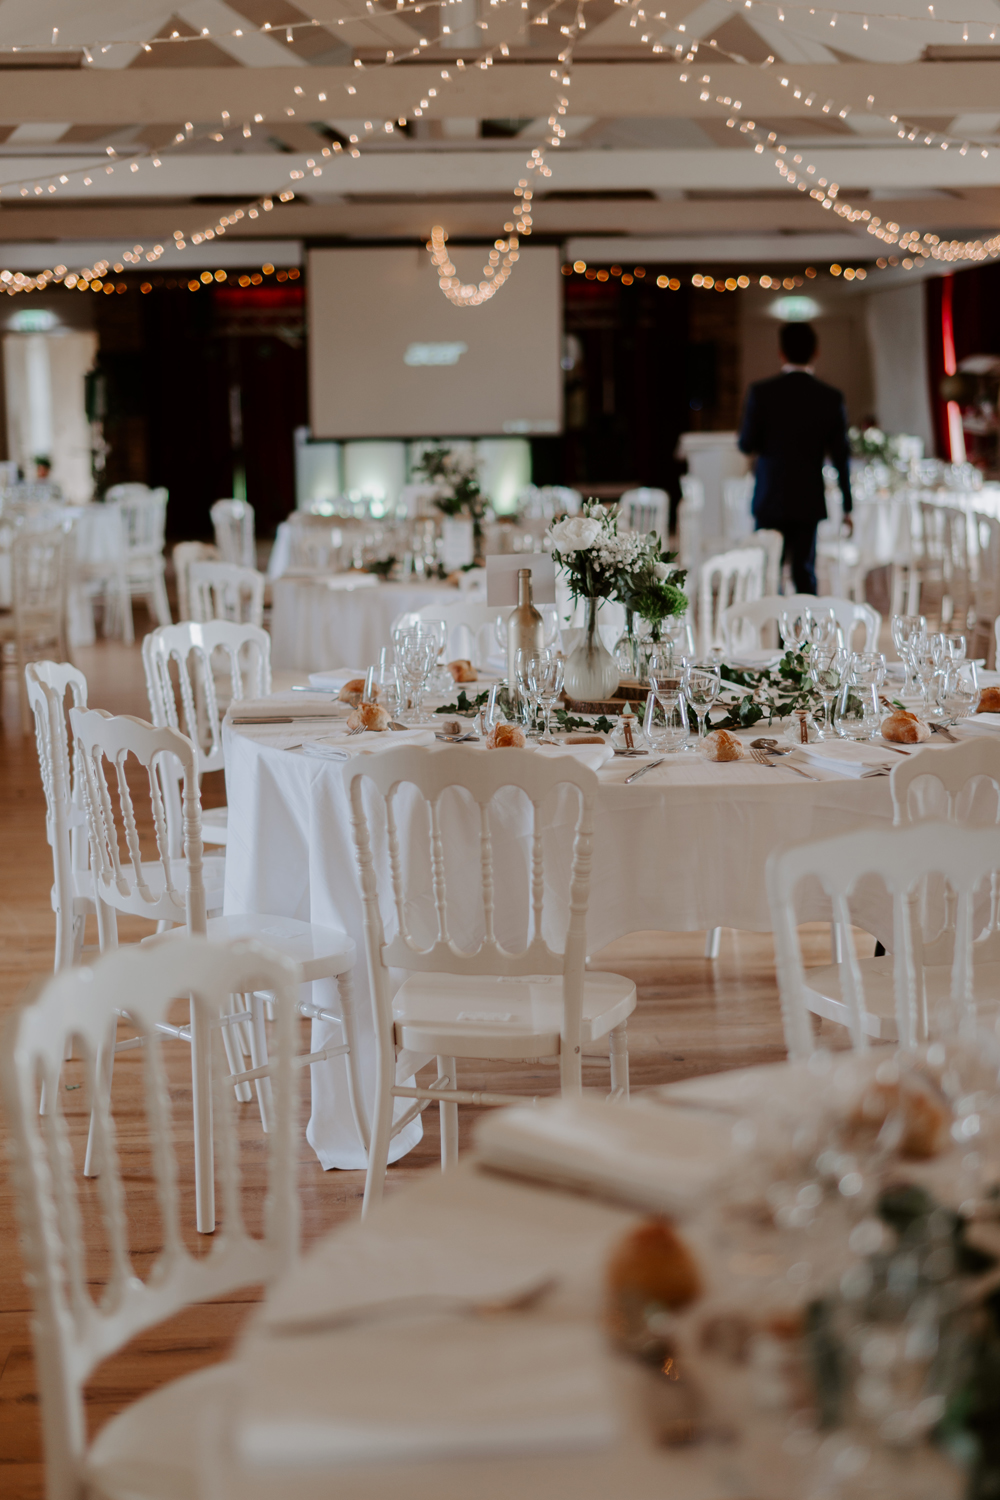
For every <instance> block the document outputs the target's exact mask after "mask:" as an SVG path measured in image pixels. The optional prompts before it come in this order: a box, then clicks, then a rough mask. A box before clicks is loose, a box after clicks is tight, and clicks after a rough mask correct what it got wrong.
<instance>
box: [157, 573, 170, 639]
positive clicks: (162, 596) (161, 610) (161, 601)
mask: <svg viewBox="0 0 1000 1500" xmlns="http://www.w3.org/2000/svg"><path fill="white" fill-rule="evenodd" d="M153 613H154V614H155V615H156V623H157V625H171V624H172V623H173V621H172V620H171V618H170V603H169V600H168V599H167V587H166V584H165V583H164V581H163V573H162V572H161V571H160V570H159V569H157V571H156V572H155V573H154V574H153Z"/></svg>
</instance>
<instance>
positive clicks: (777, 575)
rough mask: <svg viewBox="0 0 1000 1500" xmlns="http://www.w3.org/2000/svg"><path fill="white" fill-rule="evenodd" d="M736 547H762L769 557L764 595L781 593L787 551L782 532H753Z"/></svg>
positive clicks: (764, 530)
mask: <svg viewBox="0 0 1000 1500" xmlns="http://www.w3.org/2000/svg"><path fill="white" fill-rule="evenodd" d="M734 545H735V546H736V547H762V548H763V549H764V553H765V555H766V557H767V563H766V565H765V567H764V594H765V596H766V595H768V594H780V593H781V559H782V557H783V555H784V551H785V538H784V537H783V536H782V534H781V532H780V531H769V530H768V529H767V528H766V527H765V528H764V529H763V530H761V531H751V533H750V535H749V536H747V537H744V538H743V540H742V541H740V542H736V543H735V544H734Z"/></svg>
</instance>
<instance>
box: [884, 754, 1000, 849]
mask: <svg viewBox="0 0 1000 1500" xmlns="http://www.w3.org/2000/svg"><path fill="white" fill-rule="evenodd" d="M925 778H930V780H931V782H933V783H936V786H934V785H930V786H929V785H927V783H926V780H925ZM982 781H986V782H989V783H991V784H992V786H993V788H994V791H995V793H996V795H995V796H992V795H989V796H988V797H987V798H986V801H985V802H984V801H982V800H979V801H978V803H977V801H976V799H975V794H976V791H977V790H978V791H980V792H985V788H982V787H979V788H977V787H976V786H975V785H974V783H977V782H982ZM918 782H923V783H924V785H923V786H920V787H917V786H916V783H918ZM889 790H890V792H891V793H892V821H893V822H894V823H895V824H897V825H902V824H905V823H920V822H926V821H927V818H928V816H929V817H931V818H934V819H936V820H945V821H947V822H949V823H963V824H966V825H968V824H969V823H972V824H974V825H975V826H982V825H983V823H984V822H985V823H986V824H988V825H989V826H991V827H995V826H997V825H998V824H1000V740H995V739H993V738H992V737H991V736H988V735H985V734H981V735H976V736H975V737H974V738H971V739H967V740H963V741H962V742H961V744H958V745H948V746H947V748H945V749H938V748H937V747H936V746H935V748H934V749H933V750H929V749H925V750H918V751H917V753H916V754H915V755H913V754H911V755H908V756H907V757H906V759H905V760H902V759H901V760H900V761H899V763H898V764H897V765H895V766H893V768H892V775H891V776H890V777H889ZM921 792H924V793H925V794H926V795H925V797H924V799H923V800H924V807H923V808H922V807H921V805H920V802H921V797H920V793H921ZM928 800H930V809H929V811H928V810H926V804H927V801H928Z"/></svg>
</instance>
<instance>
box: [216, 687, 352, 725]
mask: <svg viewBox="0 0 1000 1500" xmlns="http://www.w3.org/2000/svg"><path fill="white" fill-rule="evenodd" d="M344 712H345V707H344V704H342V703H338V702H337V700H336V699H335V698H331V697H330V696H329V694H327V693H272V694H271V696H270V698H241V699H240V700H239V701H238V702H236V703H231V704H230V705H229V717H230V718H231V719H232V720H233V721H234V722H236V723H239V721H240V720H241V719H299V718H309V719H316V718H324V719H326V718H329V719H336V718H342V717H343V715H344Z"/></svg>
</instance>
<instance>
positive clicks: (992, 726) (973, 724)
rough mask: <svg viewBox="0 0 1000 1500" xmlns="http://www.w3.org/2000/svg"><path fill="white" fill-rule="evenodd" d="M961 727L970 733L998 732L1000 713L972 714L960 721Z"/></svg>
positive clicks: (999, 728) (999, 729)
mask: <svg viewBox="0 0 1000 1500" xmlns="http://www.w3.org/2000/svg"><path fill="white" fill-rule="evenodd" d="M960 727H961V728H962V729H963V730H965V732H966V733H969V734H996V733H997V732H998V731H1000V714H972V715H971V716H970V717H969V718H968V719H962V720H961V721H960Z"/></svg>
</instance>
